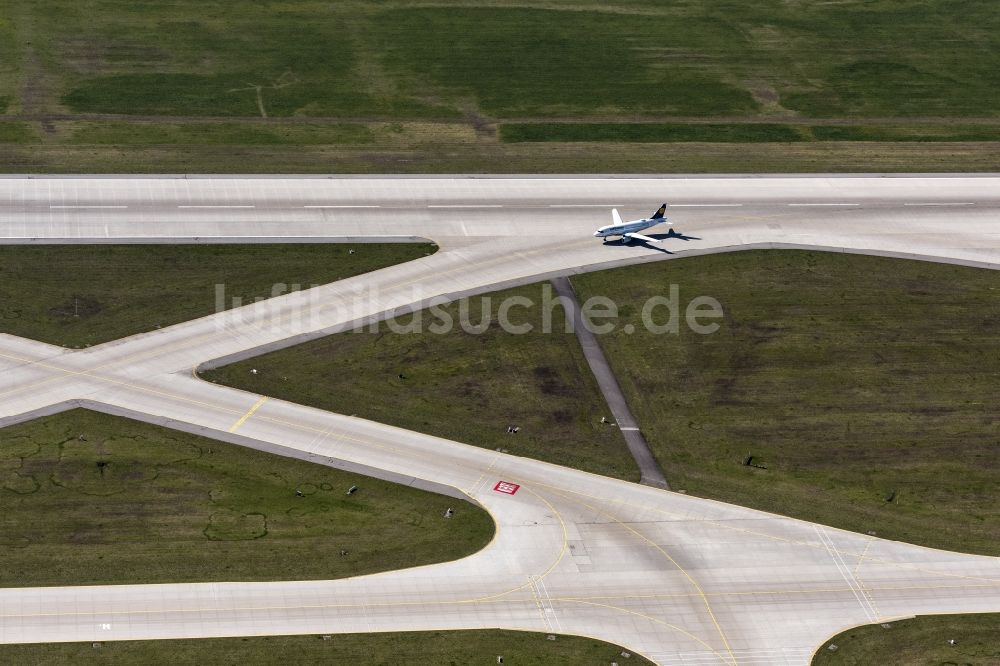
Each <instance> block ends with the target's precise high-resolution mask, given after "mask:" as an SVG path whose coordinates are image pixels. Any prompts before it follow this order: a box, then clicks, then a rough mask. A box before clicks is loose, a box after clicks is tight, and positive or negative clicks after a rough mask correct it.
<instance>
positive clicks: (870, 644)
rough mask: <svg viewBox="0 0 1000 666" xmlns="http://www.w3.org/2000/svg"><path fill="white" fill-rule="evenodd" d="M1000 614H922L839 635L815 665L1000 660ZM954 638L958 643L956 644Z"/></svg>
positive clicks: (982, 665) (973, 664)
mask: <svg viewBox="0 0 1000 666" xmlns="http://www.w3.org/2000/svg"><path fill="white" fill-rule="evenodd" d="M998 635H1000V614H996V613H993V614H988V613H986V614H981V615H922V616H918V617H915V618H911V619H907V620H899V621H897V622H891V623H889V626H888V627H883V626H882V625H880V624H871V625H866V626H863V627H857V628H855V629H848V630H847V631H845V632H843V633H841V634H837V635H836V636H834V637H833V638H831V639H830V640H828V641H826V642H825V643H824V644H823V646H822V647H821V648H820V649H819V650H818V651H817V652H816V656H815V657H814V658H813V661H812V664H813V666H869V665H870V664H893V665H894V666H925V665H927V664H941V665H942V666H944V665H946V664H956V665H957V664H962V665H964V666H992V665H993V664H997V663H1000V644H998V642H997V636H998ZM949 640H954V641H955V644H954V645H950V644H949V643H948V641H949ZM830 645H836V646H837V649H836V650H830V649H829V646H830Z"/></svg>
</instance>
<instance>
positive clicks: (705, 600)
mask: <svg viewBox="0 0 1000 666" xmlns="http://www.w3.org/2000/svg"><path fill="white" fill-rule="evenodd" d="M556 495H560V493H556ZM560 496H561V497H563V499H568V500H569V501H571V502H576V503H578V504H582V505H583V506H585V507H587V508H588V509H590V510H591V511H594V512H596V513H602V514H604V515H605V516H607V517H608V518H610V519H611V520H613V521H614V522H615V523H617V524H618V525H620V526H622V527H624V528H625V529H626V530H628V531H629V532H632V533H633V534H634V535H635V536H637V537H639V538H640V539H641V540H643V541H645V542H646V543H647V544H649V545H650V546H652V547H653V548H655V549H656V550H658V551H659V552H660V553H661V554H663V556H664V557H666V558H667V559H668V560H669V561H670V563H671V564H673V565H674V566H675V567H677V570H678V571H680V572H681V573H682V574H683V575H684V577H685V578H687V579H688V581H689V582H690V583H691V585H692V586H693V587H694V589H695V590H696V591H697V592H698V596H699V597H700V598H701V600H702V603H704V604H705V610H706V611H708V617H709V618H710V619H711V620H712V624H713V625H715V629H716V631H718V633H719V637H720V638H721V639H722V643H723V645H724V646H725V648H726V652H728V653H729V657H730V660H731V662H732V663H733V664H734V665H735V664H736V663H737V662H736V657H735V655H733V650H732V648H731V647H729V640H728V639H727V638H726V632H725V631H723V630H722V626H721V625H720V624H719V621H718V619H716V617H715V613H714V612H713V611H712V604H711V603H709V601H708V597H707V596H706V595H705V590H704V589H703V588H702V587H701V585H700V584H699V583H698V581H697V580H695V578H694V576H692V575H691V574H690V573H688V571H687V570H686V569H685V568H684V567H682V566H681V565H680V563H679V562H678V561H677V560H675V559H674V558H673V557H672V556H671V555H670V553H668V552H667V551H666V549H664V548H663V547H662V546H661V545H660V544H658V543H656V541H654V540H652V539H650V538H649V537H647V536H646V535H645V534H643V533H642V532H640V531H639V530H637V529H635V528H634V527H632V526H631V525H630V524H628V523H625V522H622V521H621V520H619V519H618V517H617V516H615V515H614V514H612V513H611V512H609V511H606V510H604V509H599V508H596V507H594V506H592V505H590V504H587V503H586V502H583V501H581V500H579V499H574V498H572V497H569V496H567V495H560Z"/></svg>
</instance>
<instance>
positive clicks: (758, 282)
mask: <svg viewBox="0 0 1000 666" xmlns="http://www.w3.org/2000/svg"><path fill="white" fill-rule="evenodd" d="M573 281H574V284H575V285H576V288H577V290H578V292H579V293H580V296H581V299H582V300H585V299H586V298H588V297H590V296H593V295H607V296H610V297H612V298H613V299H614V300H615V301H616V302H617V303H618V304H619V308H620V314H621V317H622V319H621V321H620V324H621V326H619V327H618V328H617V329H616V330H615V331H614V332H612V333H610V334H608V335H607V336H603V337H602V338H601V340H602V344H604V346H605V350H606V352H607V353H608V356H609V358H610V360H611V362H612V364H613V366H614V367H615V368H616V370H617V372H618V376H619V379H620V381H621V383H622V386H623V388H624V390H625V393H626V396H627V398H628V399H629V401H630V404H631V406H632V409H633V412H634V413H635V414H636V416H637V417H638V419H639V422H640V424H641V425H642V428H643V431H644V433H645V435H646V438H647V440H648V441H649V443H650V445H651V447H652V448H653V450H654V453H655V454H656V456H657V457H658V459H659V461H660V463H661V465H662V467H663V469H664V471H665V473H666V475H667V479H668V481H670V483H671V485H672V487H673V488H675V489H678V490H685V491H687V492H688V493H690V494H693V495H698V496H703V497H711V498H715V499H720V500H723V501H728V502H733V503H736V504H740V505H744V506H752V507H756V508H760V509H764V510H768V511H774V512H776V513H780V514H784V515H790V516H794V517H798V518H802V519H806V520H811V521H816V522H820V523H824V524H828V525H833V526H836V527H841V528H844V529H850V530H854V531H858V532H862V533H867V532H876V533H877V534H878V535H879V536H882V537H886V538H890V539H900V540H904V541H908V542H911V543H919V544H924V545H929V546H936V547H941V548H946V549H951V550H962V551H968V552H980V553H989V554H997V553H998V552H1000V551H998V549H997V544H998V543H1000V531H998V530H1000V513H998V507H997V505H996V503H995V502H994V501H993V500H994V497H993V495H994V493H993V490H992V489H994V488H995V487H996V486H997V483H998V477H997V471H996V470H997V469H998V468H1000V458H998V456H1000V449H998V447H997V446H996V434H997V417H996V413H997V403H996V395H997V394H998V390H997V377H998V376H1000V365H998V364H1000V357H998V356H997V354H996V353H995V350H996V349H997V348H1000V329H998V326H997V322H1000V300H998V299H997V296H996V292H997V291H998V290H1000V273H997V272H992V271H986V270H978V269H970V268H963V267H955V266H947V265H938V264H930V263H923V262H913V261H904V260H893V259H885V258H876V257H864V256H855V255H838V254H825V253H814V252H792V251H787V252H786V251H772V252H766V251H755V252H741V253H736V254H731V255H715V256H709V257H698V258H690V259H683V260H679V261H669V262H663V263H658V264H651V265H645V266H640V267H632V268H625V269H619V270H616V271H604V272H598V273H593V274H588V275H582V276H578V277H576V278H574V279H573ZM671 283H674V284H677V285H679V287H680V294H681V299H682V301H684V302H686V300H688V299H691V298H693V297H695V296H699V295H711V296H713V297H715V298H717V299H719V301H720V302H721V304H722V306H723V309H724V312H725V319H724V320H723V321H722V328H721V329H720V331H719V332H717V333H716V334H714V335H708V336H701V335H695V334H694V333H692V332H691V331H689V330H687V329H684V328H682V330H681V333H680V334H679V335H671V334H666V335H653V334H651V333H648V332H646V331H645V329H644V328H643V327H642V325H641V320H640V317H639V315H640V309H641V305H642V303H643V302H644V301H645V300H646V299H647V298H649V297H650V296H654V295H668V294H669V291H668V285H670V284H671ZM506 293H507V292H504V293H500V294H496V295H494V297H495V301H496V300H499V298H500V297H502V296H503V295H505V294H506ZM510 293H518V294H521V295H524V296H527V297H529V298H532V299H533V300H535V302H538V301H539V293H540V292H539V287H538V286H537V285H536V286H533V287H523V288H520V289H519V290H517V291H516V292H510ZM478 307H479V306H478V305H476V304H475V301H474V302H473V305H472V306H471V307H470V310H471V311H472V312H478ZM534 310H536V312H534V314H533V315H532V316H535V317H539V316H540V312H537V310H540V309H539V308H535V309H534ZM526 321H527V320H526ZM531 321H532V322H533V323H534V324H536V332H532V333H531V334H529V335H521V336H515V335H509V334H501V333H500V332H499V331H491V332H490V333H488V334H485V335H479V336H476V335H469V334H465V333H461V332H457V333H456V332H453V333H450V334H448V335H432V334H430V333H425V334H419V335H418V334H407V335H397V334H393V333H391V332H388V331H385V330H384V329H383V333H382V334H380V335H375V334H370V333H364V334H357V333H343V334H339V335H335V336H330V337H327V338H324V339H321V340H317V341H314V342H311V343H308V344H306V345H301V346H298V347H294V348H290V349H287V350H282V351H279V352H275V353H273V354H269V355H266V356H263V357H259V358H256V359H253V361H252V362H251V361H247V362H242V363H239V364H234V365H232V366H228V367H225V368H220V369H218V370H214V371H211V372H209V373H208V374H207V378H209V379H212V380H215V381H220V382H222V383H227V384H232V385H235V386H238V387H240V388H244V389H246V390H250V391H254V392H258V393H267V394H271V395H276V396H277V397H281V398H285V399H288V400H292V401H295V402H301V403H305V404H311V405H315V406H317V407H321V408H324V409H330V410H334V411H338V412H342V413H349V414H350V413H356V414H358V415H359V416H363V417H365V418H370V419H373V420H376V421H382V422H386V423H391V424H395V425H399V426H402V427H406V428H410V429H413V430H418V431H422V432H428V433H431V434H435V435H440V436H443V437H448V438H452V439H457V440H459V441H462V442H467V443H472V444H478V445H481V446H486V447H489V448H497V447H501V448H507V449H509V450H510V452H511V453H515V454H518V455H526V456H531V457H536V458H541V459H543V460H550V461H553V462H558V463H560V464H565V465H571V466H575V467H579V468H581V469H586V470H588V471H595V472H598V473H603V474H606V475H610V476H619V477H623V478H635V471H634V468H633V467H632V465H631V461H630V460H628V459H627V456H626V455H625V454H624V450H623V448H622V447H621V442H620V439H619V434H618V433H617V432H615V431H614V430H613V429H602V428H601V427H600V425H599V424H598V423H597V417H598V416H599V415H600V414H601V413H602V412H603V411H604V409H606V408H605V407H604V406H603V404H602V401H601V400H600V397H599V394H598V393H597V392H596V390H595V389H593V388H592V379H591V377H590V374H589V371H588V369H587V367H586V366H585V365H584V362H583V360H582V359H581V358H580V357H579V355H578V350H577V346H576V343H575V340H569V339H564V338H563V337H562V335H561V334H558V333H557V334H554V335H543V334H537V324H538V323H539V322H538V320H536V319H532V320H531ZM625 323H633V324H634V325H636V327H637V330H638V331H639V332H638V333H635V334H632V335H627V334H625V333H624V332H623V329H622V326H624V324H625ZM560 330H561V329H560ZM650 357H654V358H656V359H657V363H649V362H648V359H649V358H650ZM251 366H253V367H255V368H258V369H259V371H260V374H258V375H251V374H250V372H249V368H250V367H251ZM290 368H294V369H295V370H294V372H290V371H289V369H290ZM664 368H668V369H669V370H668V371H664ZM286 375H287V376H289V380H288V381H284V380H282V381H276V380H275V378H276V377H280V376H286ZM399 375H403V378H400V377H399ZM376 394H377V395H379V396H382V397H383V398H384V399H382V400H379V401H378V404H373V401H372V400H371V396H372V395H376ZM511 423H519V424H520V425H522V426H523V427H524V429H523V431H522V432H521V433H518V434H517V435H508V434H507V433H506V432H505V426H506V425H508V424H511ZM584 442H585V443H586V445H583V446H582V445H581V443H584ZM748 456H753V461H752V462H753V463H754V464H755V465H760V466H761V467H755V466H747V465H745V464H744V462H745V460H746V459H747V457H748ZM625 461H627V463H628V464H627V467H624V466H623V465H625V464H626V462H625ZM762 467H763V468H762ZM764 468H766V469H764Z"/></svg>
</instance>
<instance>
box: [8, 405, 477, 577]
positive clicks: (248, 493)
mask: <svg viewBox="0 0 1000 666" xmlns="http://www.w3.org/2000/svg"><path fill="white" fill-rule="evenodd" d="M355 485H356V486H358V490H357V491H356V492H354V493H352V494H350V495H349V494H348V493H347V491H348V489H349V488H351V486H355ZM0 500H2V505H3V507H4V512H3V522H2V530H0V587H23V586H49V585H104V584H124V583H172V582H200V581H252V580H305V579H329V578H343V577H346V576H355V575H360V574H366V573H372V572H376V571H388V570H392V569H399V568H404V567H410V566H415V565H419V564H430V563H433V562H443V561H448V560H453V559H457V558H459V557H462V556H464V555H469V554H471V553H474V552H475V551H477V550H479V549H480V548H482V547H483V546H485V545H486V544H487V543H488V542H489V540H490V538H492V535H493V529H494V527H493V521H492V520H491V519H490V517H489V515H488V514H487V513H486V512H485V511H483V510H482V509H480V508H478V507H476V506H474V505H472V504H469V503H465V502H460V501H458V500H455V499H453V498H449V497H444V496H440V495H435V494H433V493H428V492H423V491H419V490H415V489H413V488H409V487H405V486H401V485H397V484H393V483H388V482H385V481H379V480H377V479H372V478H368V477H362V476H359V475H356V474H349V473H346V472H341V471H337V470H332V469H330V468H327V467H323V466H320V465H314V464H311V463H306V462H303V461H300V460H293V459H290V458H283V457H280V456H275V455H271V454H266V453H261V452H259V451H254V450H252V449H247V448H243V447H239V446H234V445H231V444H224V443H222V442H218V441H215V440H212V439H208V438H205V437H199V436H196V435H189V434H186V433H181V432H176V431H173V430H168V429H166V428H161V427H158V426H152V425H148V424H145V423H140V422H138V421H132V420H128V419H122V418H117V417H111V416H107V415H104V414H98V413H96V412H91V411H84V410H73V411H70V412H65V413H62V414H58V415H55V416H50V417H45V418H41V419H37V420H35V421H30V422H28V423H23V424H19V425H15V426H9V427H7V428H3V429H0ZM449 507H453V508H455V509H456V511H455V514H454V516H452V517H451V518H444V517H443V516H444V513H445V510H446V509H447V508H449Z"/></svg>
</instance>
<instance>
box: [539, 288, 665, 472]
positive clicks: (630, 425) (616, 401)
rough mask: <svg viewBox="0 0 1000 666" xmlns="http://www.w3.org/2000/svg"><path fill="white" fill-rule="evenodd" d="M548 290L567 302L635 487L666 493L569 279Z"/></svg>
mask: <svg viewBox="0 0 1000 666" xmlns="http://www.w3.org/2000/svg"><path fill="white" fill-rule="evenodd" d="M552 286H553V287H554V288H555V291H556V293H557V294H558V295H559V296H561V297H563V298H565V299H568V301H567V302H568V303H570V304H571V308H570V310H569V316H571V317H572V320H573V331H574V332H575V333H576V337H577V339H578V340H579V341H580V348H581V349H582V350H583V356H584V358H586V359H587V365H588V366H590V371H591V372H592V373H593V374H594V379H595V380H597V386H598V387H599V388H600V389H601V393H602V394H603V395H604V400H605V402H607V403H608V408H609V409H610V410H611V416H612V418H613V419H614V424H615V426H616V427H618V428H620V429H621V431H622V436H623V437H624V438H625V444H626V446H628V451H629V453H631V454H632V458H633V459H634V460H635V464H636V465H637V466H638V467H639V483H643V484H645V485H647V486H653V487H654V488H663V489H664V490H669V489H670V485H669V484H668V483H667V480H666V479H665V478H664V477H663V471H662V470H661V469H660V465H659V464H658V463H657V462H656V458H655V457H654V456H653V452H652V450H650V448H649V444H648V443H646V438H645V437H643V436H642V430H641V429H640V428H639V422H638V421H637V420H636V418H635V417H634V416H633V415H632V410H630V409H629V408H628V402H626V400H625V394H624V393H623V392H622V387H621V384H619V383H618V378H617V377H616V376H615V373H614V370H612V369H611V364H610V363H608V357H607V356H605V355H604V350H603V349H601V345H600V343H599V342H598V341H597V336H596V335H595V334H594V332H593V331H591V330H590V329H589V328H587V326H586V325H585V324H584V321H583V310H582V309H581V307H580V301H579V299H577V297H576V292H575V291H574V290H573V285H572V284H570V281H569V278H566V277H557V278H553V279H552Z"/></svg>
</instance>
